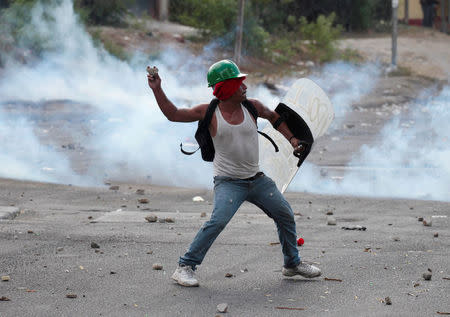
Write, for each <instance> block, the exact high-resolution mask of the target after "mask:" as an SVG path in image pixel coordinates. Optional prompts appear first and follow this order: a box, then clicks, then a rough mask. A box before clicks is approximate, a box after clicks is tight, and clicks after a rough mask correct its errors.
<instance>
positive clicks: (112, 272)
mask: <svg viewBox="0 0 450 317" xmlns="http://www.w3.org/2000/svg"><path fill="white" fill-rule="evenodd" d="M109 274H111V275H113V274H117V272H114V271H111V272H109Z"/></svg>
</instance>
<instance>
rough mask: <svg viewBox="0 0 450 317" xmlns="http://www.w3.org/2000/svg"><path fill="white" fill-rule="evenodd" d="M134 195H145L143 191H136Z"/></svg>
mask: <svg viewBox="0 0 450 317" xmlns="http://www.w3.org/2000/svg"><path fill="white" fill-rule="evenodd" d="M136 194H138V195H144V194H145V189H136Z"/></svg>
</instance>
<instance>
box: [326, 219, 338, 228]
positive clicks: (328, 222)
mask: <svg viewBox="0 0 450 317" xmlns="http://www.w3.org/2000/svg"><path fill="white" fill-rule="evenodd" d="M336 223H337V221H336V218H334V217H329V218H328V221H327V225H329V226H335V225H336Z"/></svg>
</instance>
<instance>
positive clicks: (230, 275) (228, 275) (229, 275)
mask: <svg viewBox="0 0 450 317" xmlns="http://www.w3.org/2000/svg"><path fill="white" fill-rule="evenodd" d="M225 277H233V274H231V273H227V274H225Z"/></svg>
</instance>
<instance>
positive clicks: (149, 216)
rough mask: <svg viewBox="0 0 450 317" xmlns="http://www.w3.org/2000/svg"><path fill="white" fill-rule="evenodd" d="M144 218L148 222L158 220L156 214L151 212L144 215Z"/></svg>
mask: <svg viewBox="0 0 450 317" xmlns="http://www.w3.org/2000/svg"><path fill="white" fill-rule="evenodd" d="M145 220H147V221H148V222H156V221H158V216H157V215H155V214H151V215H148V216H147V217H145Z"/></svg>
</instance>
